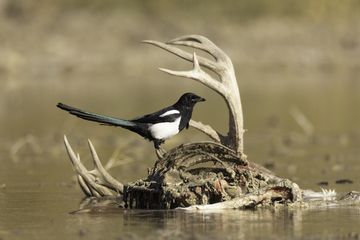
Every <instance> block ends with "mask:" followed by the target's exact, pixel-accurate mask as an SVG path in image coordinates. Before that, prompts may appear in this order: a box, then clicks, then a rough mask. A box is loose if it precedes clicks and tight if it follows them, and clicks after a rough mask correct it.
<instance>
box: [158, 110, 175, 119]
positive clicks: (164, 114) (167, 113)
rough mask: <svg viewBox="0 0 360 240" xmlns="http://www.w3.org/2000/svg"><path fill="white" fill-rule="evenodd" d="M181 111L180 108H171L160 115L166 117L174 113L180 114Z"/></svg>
mask: <svg viewBox="0 0 360 240" xmlns="http://www.w3.org/2000/svg"><path fill="white" fill-rule="evenodd" d="M179 113H180V112H179V111H178V110H175V109H174V110H170V111H167V112H164V113H163V114H161V115H160V117H165V116H168V115H172V114H179Z"/></svg>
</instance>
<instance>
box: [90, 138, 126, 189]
mask: <svg viewBox="0 0 360 240" xmlns="http://www.w3.org/2000/svg"><path fill="white" fill-rule="evenodd" d="M88 144H89V148H90V152H91V156H92V159H93V162H94V165H95V168H96V170H97V171H98V173H99V174H100V175H101V177H102V178H103V179H104V180H105V182H106V183H107V184H110V186H111V187H112V188H113V189H116V190H118V191H119V192H120V193H122V192H123V189H124V185H123V184H122V183H120V182H118V181H117V180H116V179H115V178H113V177H112V176H111V175H110V174H109V173H108V172H107V171H106V169H105V168H104V166H103V165H102V164H101V161H100V159H99V156H98V155H97V153H96V150H95V148H94V146H93V144H92V143H91V141H90V139H88Z"/></svg>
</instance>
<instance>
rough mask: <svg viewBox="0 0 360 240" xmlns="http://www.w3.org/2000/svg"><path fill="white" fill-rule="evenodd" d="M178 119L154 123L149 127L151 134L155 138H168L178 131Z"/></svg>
mask: <svg viewBox="0 0 360 240" xmlns="http://www.w3.org/2000/svg"><path fill="white" fill-rule="evenodd" d="M180 119H181V117H179V118H178V119H176V120H175V121H174V122H162V123H156V124H153V125H151V126H150V127H149V130H150V132H151V135H152V137H153V138H156V139H168V138H170V137H172V136H174V135H176V134H178V133H179V124H180Z"/></svg>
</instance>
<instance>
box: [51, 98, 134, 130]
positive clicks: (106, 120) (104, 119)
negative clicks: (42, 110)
mask: <svg viewBox="0 0 360 240" xmlns="http://www.w3.org/2000/svg"><path fill="white" fill-rule="evenodd" d="M56 106H57V107H58V108H60V109H62V110H65V111H67V112H69V113H70V114H72V115H75V116H77V117H79V118H82V119H85V120H88V121H93V122H98V123H102V124H105V125H110V126H119V127H123V128H132V127H135V125H136V124H135V123H133V122H131V121H128V120H123V119H118V118H113V117H108V116H103V115H99V114H96V113H90V112H86V111H83V110H81V109H78V108H74V107H71V106H68V105H66V104H63V103H58V104H57V105H56Z"/></svg>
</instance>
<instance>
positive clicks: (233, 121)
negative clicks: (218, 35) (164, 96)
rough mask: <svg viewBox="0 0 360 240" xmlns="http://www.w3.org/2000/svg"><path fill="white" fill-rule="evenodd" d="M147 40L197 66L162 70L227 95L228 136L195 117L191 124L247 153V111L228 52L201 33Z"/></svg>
mask: <svg viewBox="0 0 360 240" xmlns="http://www.w3.org/2000/svg"><path fill="white" fill-rule="evenodd" d="M143 42H144V43H148V44H152V45H155V46H157V47H160V48H162V49H164V50H166V51H168V52H171V53H173V54H175V55H177V56H179V57H181V58H183V59H185V60H187V61H191V62H193V64H194V67H193V69H192V70H190V71H173V70H169V69H165V68H160V70H161V71H163V72H166V73H168V74H170V75H175V76H180V77H185V78H190V79H194V80H196V81H198V82H200V83H202V84H204V85H205V86H207V87H209V88H211V89H212V90H214V91H216V92H217V93H218V94H220V95H221V96H222V97H223V99H224V100H225V102H226V104H227V107H228V109H229V131H228V133H227V135H222V134H221V133H219V132H217V131H215V130H214V129H213V128H211V127H210V126H208V125H204V124H202V123H201V122H196V121H193V120H192V121H190V125H191V126H192V127H194V128H196V129H198V130H200V131H202V132H204V133H205V134H207V135H208V136H209V137H211V138H212V139H214V140H215V141H218V142H220V143H222V144H223V145H225V146H228V147H230V148H232V149H233V150H234V151H235V152H236V153H237V154H238V155H239V156H245V155H244V140H243V135H244V126H243V113H242V106H241V101H240V92H239V88H238V85H237V81H236V76H235V71H234V67H233V64H232V62H231V59H230V58H229V57H228V56H227V55H226V53H225V52H224V51H222V50H221V49H220V48H219V47H217V46H216V45H215V44H214V43H213V42H211V41H210V40H209V39H207V38H206V37H203V36H200V35H187V36H182V37H179V38H176V39H173V40H171V41H168V42H166V43H162V42H158V41H153V40H145V41H143ZM176 46H186V47H192V48H195V49H200V50H202V51H205V52H207V53H208V54H210V55H211V56H212V57H214V60H210V59H208V58H204V57H201V56H197V55H196V53H195V52H194V53H193V54H191V53H189V52H186V51H185V50H182V49H180V48H178V47H176ZM200 66H202V67H205V68H207V69H208V70H210V71H212V72H214V73H215V74H216V75H217V76H218V79H216V78H213V77H212V76H210V75H209V74H208V73H206V72H205V71H204V70H202V69H201V67H200Z"/></svg>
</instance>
